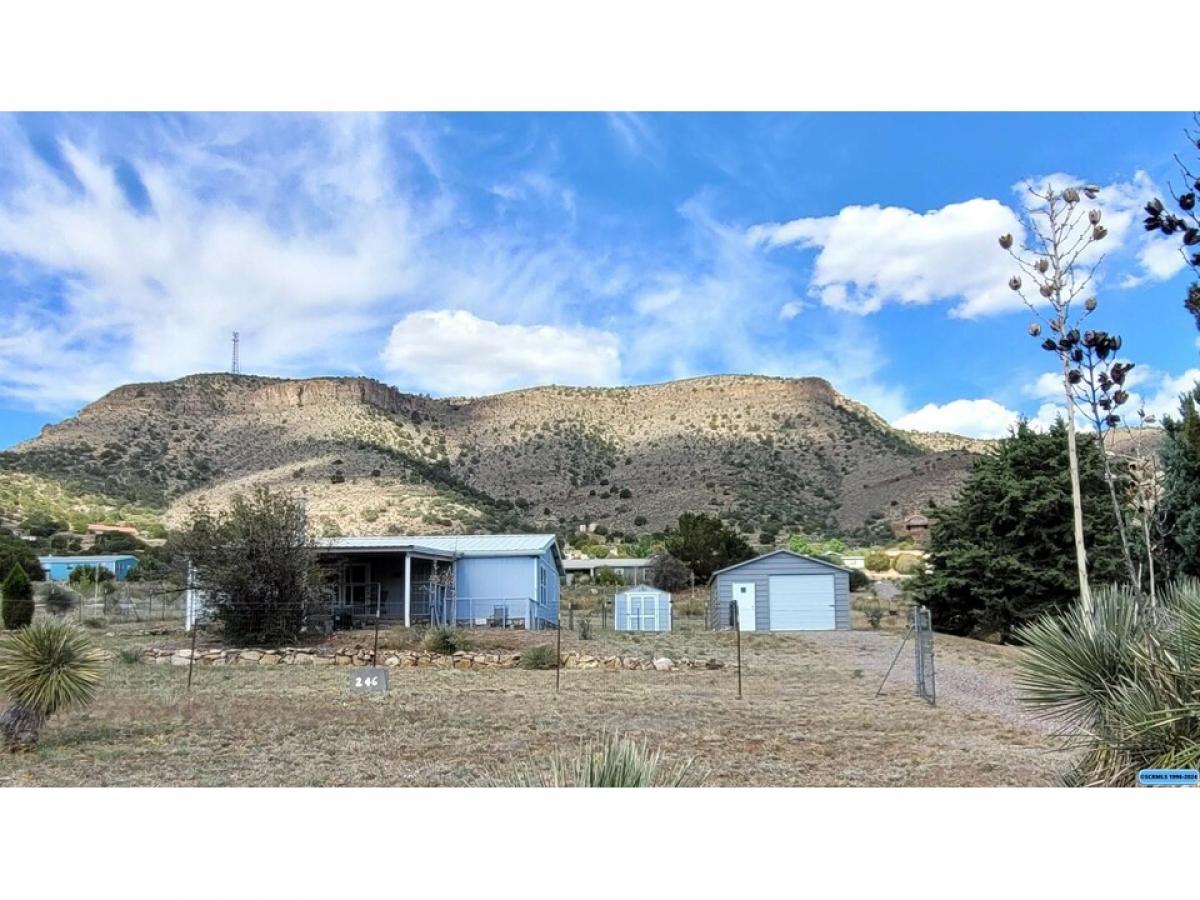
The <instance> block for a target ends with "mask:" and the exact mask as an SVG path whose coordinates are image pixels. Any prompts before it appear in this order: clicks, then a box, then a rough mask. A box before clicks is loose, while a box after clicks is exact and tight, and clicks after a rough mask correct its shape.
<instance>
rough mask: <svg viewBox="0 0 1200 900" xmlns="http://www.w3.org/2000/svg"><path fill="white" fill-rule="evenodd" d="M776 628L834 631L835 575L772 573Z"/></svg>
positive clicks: (772, 604) (772, 611) (770, 585)
mask: <svg viewBox="0 0 1200 900" xmlns="http://www.w3.org/2000/svg"><path fill="white" fill-rule="evenodd" d="M768 582H769V588H770V591H771V630H772V631H832V630H833V629H834V628H835V627H836V619H835V615H834V597H833V576H832V575H772V576H770V578H769V579H768Z"/></svg>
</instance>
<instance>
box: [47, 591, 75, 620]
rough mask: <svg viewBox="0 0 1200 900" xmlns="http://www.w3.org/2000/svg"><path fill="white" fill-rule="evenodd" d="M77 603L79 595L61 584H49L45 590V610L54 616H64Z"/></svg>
mask: <svg viewBox="0 0 1200 900" xmlns="http://www.w3.org/2000/svg"><path fill="white" fill-rule="evenodd" d="M78 602H79V595H78V594H77V593H75V592H74V591H73V590H71V589H70V588H67V587H63V586H62V585H61V584H54V583H51V584H50V586H49V588H47V589H46V609H48V610H49V611H50V612H52V613H54V614H55V615H56V616H62V615H66V614H67V613H68V612H70V611H71V610H72V609H74V608H75V604H76V603H78Z"/></svg>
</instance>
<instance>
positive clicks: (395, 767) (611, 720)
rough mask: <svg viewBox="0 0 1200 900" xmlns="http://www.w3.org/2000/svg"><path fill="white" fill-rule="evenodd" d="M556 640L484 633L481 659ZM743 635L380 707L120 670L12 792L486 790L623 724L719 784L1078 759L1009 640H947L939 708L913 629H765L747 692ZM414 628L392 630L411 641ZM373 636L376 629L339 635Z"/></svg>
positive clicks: (625, 644) (317, 694)
mask: <svg viewBox="0 0 1200 900" xmlns="http://www.w3.org/2000/svg"><path fill="white" fill-rule="evenodd" d="M139 631H143V632H144V629H138V628H135V627H119V628H114V629H113V630H112V631H110V632H107V633H105V632H97V633H96V634H97V640H98V641H99V642H100V643H102V644H103V645H105V646H106V647H108V648H109V649H112V650H117V649H120V648H135V647H147V646H155V647H163V646H172V645H182V644H183V643H184V641H185V636H184V635H183V634H182V633H180V632H173V633H166V634H152V635H147V634H145V633H138V632H139ZM552 638H553V634H549V635H546V634H512V633H507V634H499V635H497V634H492V633H489V632H480V633H478V636H477V641H478V643H477V647H478V648H479V649H485V648H486V647H490V646H522V645H528V644H531V643H537V642H544V641H546V640H547V639H552ZM733 638H734V636H733V635H732V634H731V633H728V632H707V631H703V630H699V629H696V630H685V631H678V632H674V633H671V634H665V635H650V634H646V635H624V634H614V633H611V632H606V633H602V634H600V635H598V636H597V637H596V639H594V640H590V641H587V642H579V641H577V639H576V638H575V636H574V635H564V645H563V646H564V650H565V649H568V648H572V649H574V648H576V647H578V648H579V649H581V650H583V651H584V652H588V653H592V654H595V655H602V654H606V653H616V652H620V653H622V654H623V655H636V656H644V657H651V656H659V655H666V656H671V657H674V658H678V657H680V656H689V657H693V658H696V657H699V658H705V659H708V658H716V659H720V660H721V661H723V662H725V663H727V664H728V665H727V667H726V668H724V669H720V670H712V671H710V670H703V669H700V670H686V671H675V672H652V671H649V672H648V671H616V672H613V671H605V670H573V669H572V670H563V672H562V673H561V675H562V683H561V690H560V692H559V693H558V694H557V695H556V694H555V692H554V672H553V671H523V670H517V669H500V670H483V671H458V670H453V669H425V668H407V669H394V670H393V671H392V673H391V689H390V691H389V692H388V693H387V694H385V695H381V696H362V695H352V694H351V693H350V692H349V690H348V686H347V670H346V669H345V668H340V667H333V666H328V667H325V666H322V667H311V666H303V667H301V666H275V667H255V666H245V667H243V666H234V667H228V668H223V667H197V668H196V670H195V673H194V683H193V687H192V690H191V692H190V694H189V693H188V692H187V691H186V680H187V669H186V668H185V667H175V666H162V665H159V666H154V665H148V664H144V663H125V662H121V661H120V659H119V658H114V660H113V662H112V667H111V670H110V672H109V674H108V677H107V679H106V682H105V685H104V687H103V689H102V691H101V693H100V696H99V698H98V700H97V702H96V703H95V704H94V705H93V706H91V707H89V708H88V709H86V710H82V711H76V712H67V713H64V714H61V715H59V716H56V717H55V718H54V719H52V720H51V722H50V723H49V724H48V726H47V727H46V730H45V732H44V735H43V740H42V743H41V746H40V747H39V749H38V750H37V751H35V752H34V753H32V754H27V755H12V756H9V755H5V756H0V784H3V785H158V786H174V785H239V786H251V785H278V786H306V785H355V786H385V785H404V786H417V785H459V786H462V785H472V784H477V783H480V782H481V781H483V780H485V779H489V778H491V779H494V778H499V779H501V780H502V779H503V777H504V773H505V772H506V771H509V770H511V769H512V768H513V767H514V766H515V765H516V764H519V763H520V762H521V761H523V760H527V759H531V758H532V759H537V758H538V757H540V756H544V755H545V754H547V753H548V752H551V751H554V750H556V749H560V748H561V749H564V750H570V749H573V748H575V747H576V746H577V745H578V743H579V742H580V740H582V739H585V738H589V737H593V736H596V735H599V734H600V733H602V732H605V731H612V730H618V731H621V732H623V733H625V734H628V735H630V736H632V737H635V738H637V739H639V740H642V741H645V742H646V743H647V744H649V745H651V746H652V747H654V748H657V749H659V750H661V752H662V754H663V756H664V758H665V759H666V760H667V761H668V762H678V761H682V760H685V759H689V758H690V759H692V760H694V762H693V765H694V766H695V768H696V769H698V770H700V771H702V772H705V773H707V776H706V782H707V783H708V784H710V785H714V786H721V785H770V786H786V785H854V786H868V785H871V786H892V785H926V786H974V785H986V786H996V785H1053V784H1055V783H1056V779H1057V777H1058V775H1059V773H1061V772H1063V771H1065V770H1066V768H1067V766H1068V759H1067V757H1066V756H1065V754H1063V753H1062V752H1060V751H1058V750H1057V749H1056V748H1057V742H1056V741H1055V740H1054V739H1053V738H1052V737H1051V735H1049V734H1048V732H1047V730H1046V728H1045V727H1044V726H1042V725H1041V724H1040V723H1038V722H1037V721H1035V720H1032V719H1030V718H1029V717H1028V715H1027V714H1026V713H1025V712H1024V710H1022V709H1021V707H1020V705H1019V704H1018V703H1017V701H1016V699H1015V696H1014V693H1013V689H1012V675H1013V671H1014V654H1015V653H1016V652H1017V651H1015V650H1013V649H1012V648H1007V647H995V646H991V645H986V644H980V643H977V642H974V641H967V640H963V639H956V638H951V637H946V636H942V635H939V636H938V637H937V641H936V652H937V666H938V676H939V678H938V701H939V702H938V706H937V707H936V708H931V707H929V706H928V705H927V704H925V703H924V702H923V701H921V700H920V699H918V698H917V697H916V696H915V695H914V694H913V691H912V674H911V669H912V656H911V653H910V652H908V651H907V650H906V652H905V654H904V655H903V656H902V657H901V661H900V663H898V664H897V667H896V671H895V673H894V674H893V676H892V678H891V679H890V680H889V681H888V684H887V686H886V687H885V688H884V691H883V694H882V696H880V697H879V698H876V697H875V696H874V695H875V691H876V689H877V688H878V687H879V682H880V678H881V677H882V674H883V672H884V671H885V670H886V668H887V665H888V663H889V662H890V661H891V659H892V657H893V656H894V654H895V652H896V649H897V647H898V646H899V641H900V636H899V633H898V632H897V631H894V630H888V629H886V628H885V629H884V630H881V631H871V630H863V631H851V632H840V633H820V634H816V633H814V634H807V635H765V634H763V635H748V636H746V640H745V641H744V645H743V653H744V657H743V658H744V664H745V668H744V672H743V689H744V699H742V700H738V699H737V696H736V671H735V670H734V669H733V667H732V663H733V661H734V641H733ZM411 639H412V636H411V635H407V634H404V633H401V632H392V633H389V634H385V635H384V636H383V641H382V642H381V643H387V644H393V645H396V646H400V645H403V644H404V643H405V642H410V641H411ZM339 640H340V641H353V642H368V643H369V640H370V635H369V633H355V634H352V635H349V636H339Z"/></svg>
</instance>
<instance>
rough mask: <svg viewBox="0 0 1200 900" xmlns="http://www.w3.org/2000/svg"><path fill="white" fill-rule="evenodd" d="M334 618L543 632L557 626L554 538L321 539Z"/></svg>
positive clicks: (558, 564)
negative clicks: (378, 616)
mask: <svg viewBox="0 0 1200 900" xmlns="http://www.w3.org/2000/svg"><path fill="white" fill-rule="evenodd" d="M318 547H319V549H320V553H321V565H322V567H323V568H324V569H325V571H326V577H327V581H326V585H327V590H328V592H329V600H330V603H331V605H332V607H333V612H334V616H335V617H338V616H339V615H340V616H342V617H348V618H349V619H350V620H351V621H352V622H357V621H362V620H365V619H369V618H373V617H374V616H375V610H376V608H377V607H378V609H379V615H380V618H383V619H387V620H390V621H395V622H403V623H404V624H405V625H406V626H410V625H420V624H431V625H458V626H468V627H470V626H493V627H502V628H514V627H515V628H528V629H536V628H543V627H545V626H547V625H555V624H557V622H558V584H559V577H560V576H561V575H562V574H563V564H562V554H561V552H560V551H559V548H558V540H557V539H556V538H555V536H554V535H552V534H464V535H422V536H417V537H402V536H397V537H336V538H325V539H322V540H320V541H318Z"/></svg>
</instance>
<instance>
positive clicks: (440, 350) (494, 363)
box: [382, 309, 621, 395]
mask: <svg viewBox="0 0 1200 900" xmlns="http://www.w3.org/2000/svg"><path fill="white" fill-rule="evenodd" d="M382 361H383V364H384V366H385V368H387V369H388V370H389V371H390V372H392V373H395V374H398V375H401V376H403V377H404V378H405V379H406V380H407V381H409V382H411V383H414V384H417V385H419V386H421V387H422V388H424V389H426V390H428V391H430V392H431V393H434V394H439V395H449V394H486V393H494V392H496V391H502V390H509V389H512V388H518V387H528V386H531V385H540V384H573V385H608V384H615V383H617V382H618V381H619V379H620V372H621V358H620V345H619V341H618V340H617V337H616V335H614V334H610V333H608V332H604V331H598V330H594V329H589V328H562V327H557V326H553V325H508V324H500V323H498V322H490V321H487V320H486V319H481V318H479V317H478V316H476V315H474V314H472V313H470V312H467V311H466V310H461V309H458V310H422V311H420V312H414V313H410V314H409V315H407V316H405V317H404V318H402V319H401V320H400V321H398V322H397V323H396V324H395V326H394V327H393V328H392V332H391V336H390V337H389V338H388V342H387V346H386V347H385V348H384V351H383V355H382Z"/></svg>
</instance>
